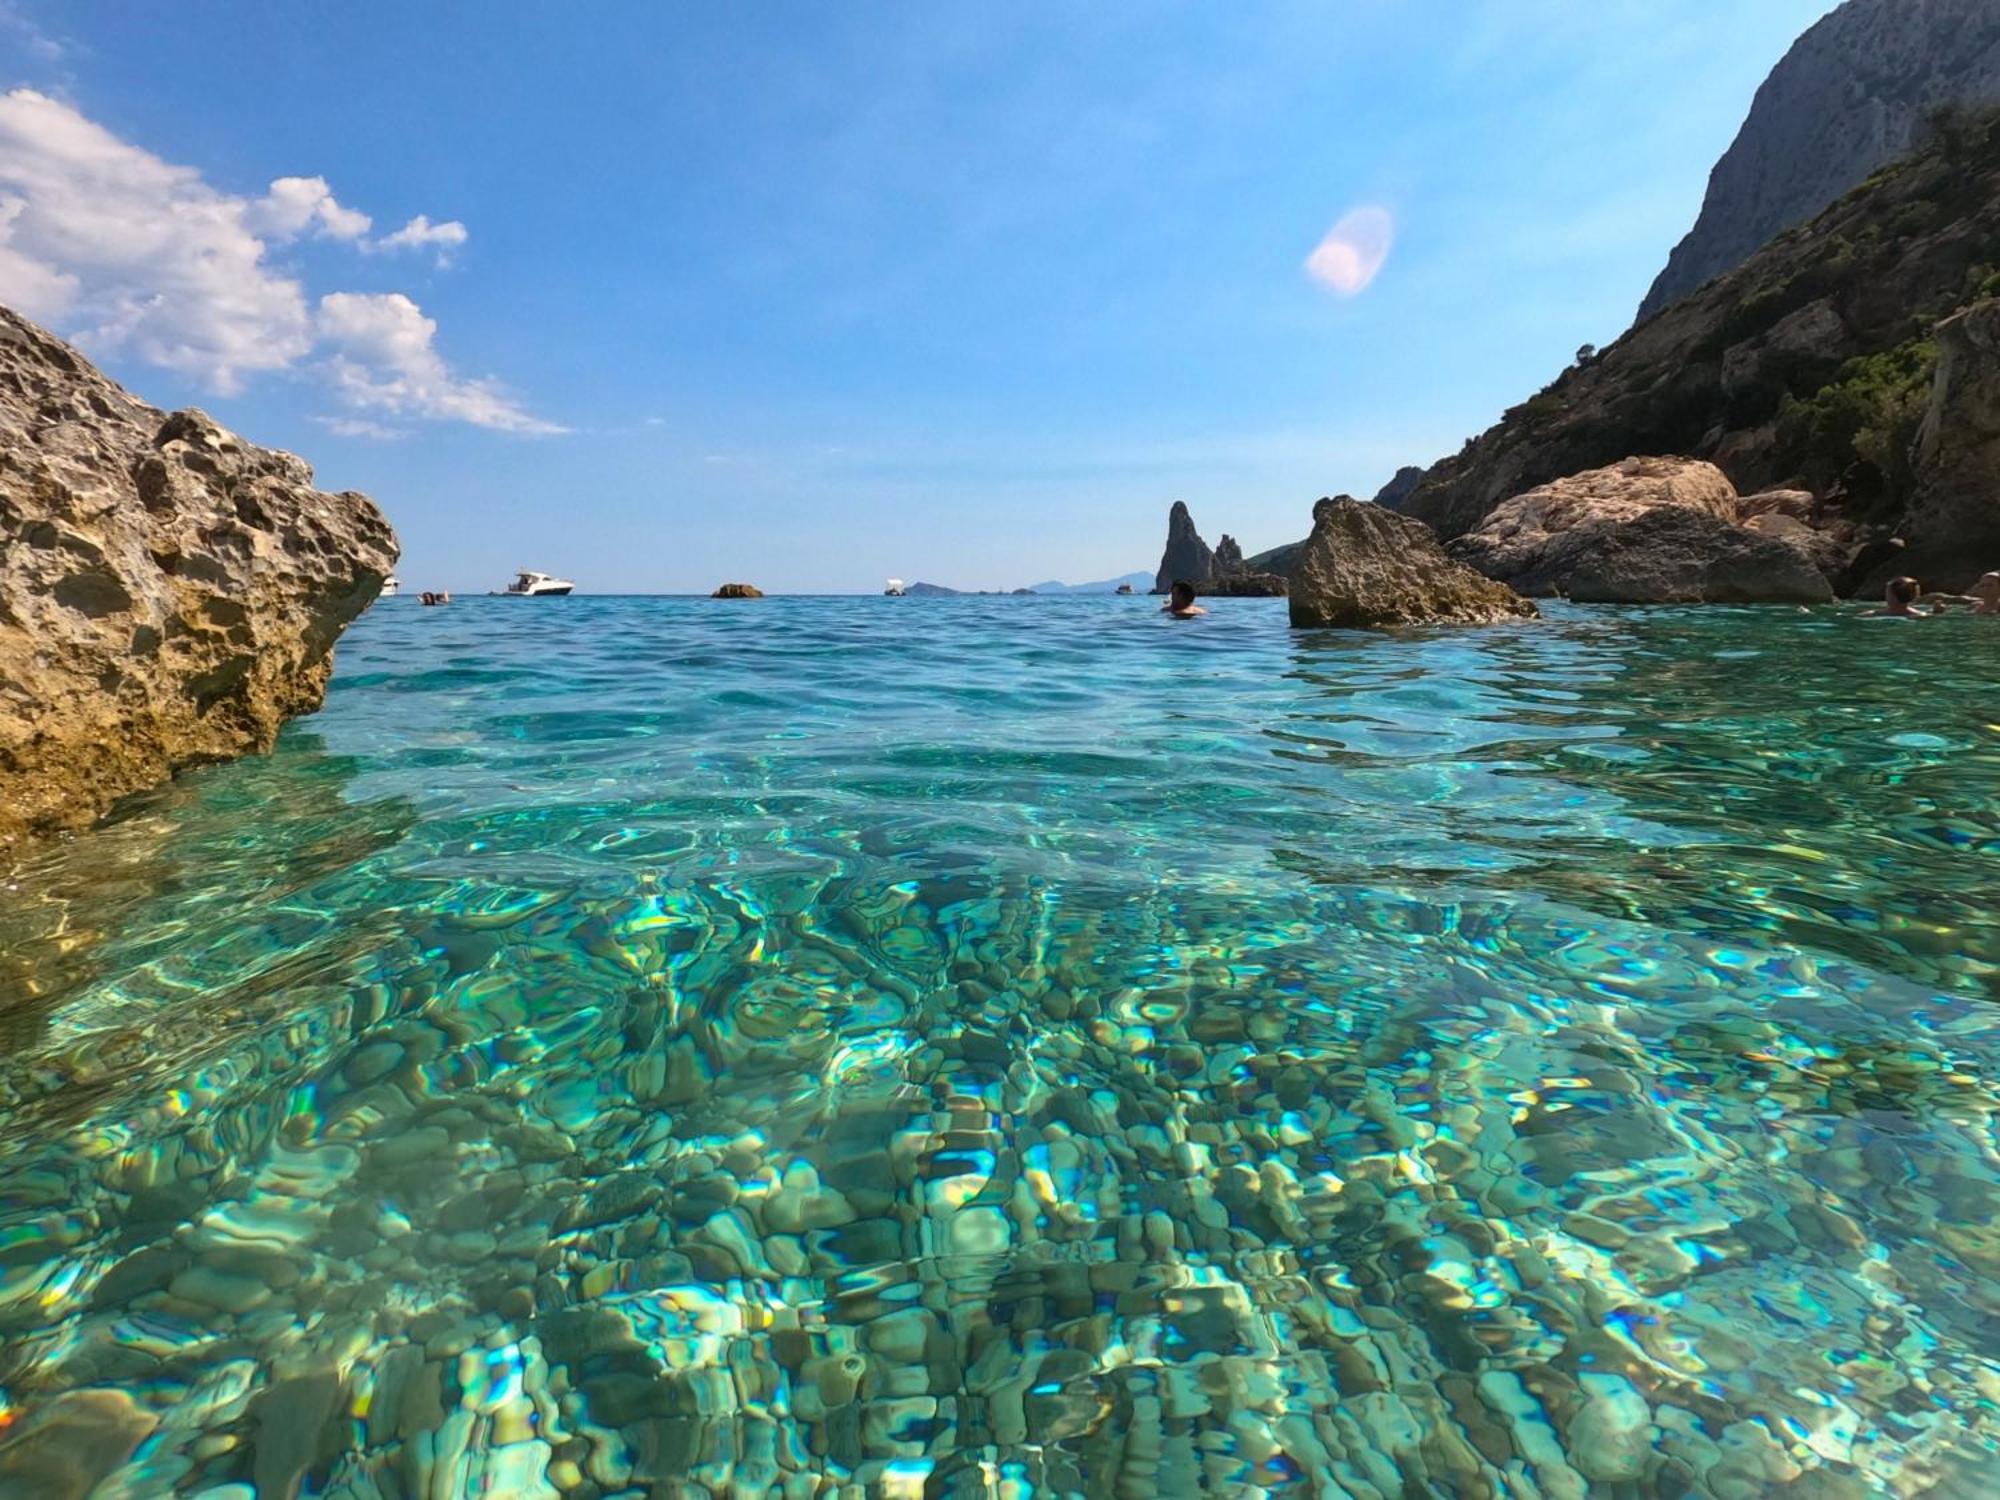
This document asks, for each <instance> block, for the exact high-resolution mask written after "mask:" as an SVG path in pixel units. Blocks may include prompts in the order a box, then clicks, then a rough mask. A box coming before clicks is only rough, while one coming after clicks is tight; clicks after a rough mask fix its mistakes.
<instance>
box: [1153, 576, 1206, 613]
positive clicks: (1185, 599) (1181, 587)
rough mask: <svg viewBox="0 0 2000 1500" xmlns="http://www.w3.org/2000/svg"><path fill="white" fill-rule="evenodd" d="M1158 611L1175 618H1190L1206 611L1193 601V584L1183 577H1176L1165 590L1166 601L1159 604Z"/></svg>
mask: <svg viewBox="0 0 2000 1500" xmlns="http://www.w3.org/2000/svg"><path fill="white" fill-rule="evenodd" d="M1160 613H1161V614H1163V615H1172V616H1173V617H1174V618H1175V619H1176V620H1192V619H1193V618H1194V617H1195V616H1196V615H1205V614H1207V613H1208V611H1207V610H1205V609H1203V608H1202V607H1201V606H1200V605H1199V604H1197V603H1195V602H1194V585H1193V584H1191V583H1189V582H1188V581H1187V580H1186V579H1185V578H1176V579H1175V580H1174V586H1173V587H1172V588H1170V589H1168V590H1167V602H1166V603H1165V604H1162V605H1161V606H1160Z"/></svg>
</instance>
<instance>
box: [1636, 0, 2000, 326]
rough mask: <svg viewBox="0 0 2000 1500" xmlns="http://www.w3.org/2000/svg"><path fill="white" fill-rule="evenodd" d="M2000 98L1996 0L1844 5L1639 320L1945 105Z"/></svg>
mask: <svg viewBox="0 0 2000 1500" xmlns="http://www.w3.org/2000/svg"><path fill="white" fill-rule="evenodd" d="M1996 99H2000V8H1996V7H1995V6H1994V5H1993V4H1992V0H1847V3H1846V4H1845V5H1843V6H1841V7H1840V8H1839V9H1837V10H1835V11H1834V12H1833V13H1832V14H1831V15H1829V16H1827V17H1826V18H1825V19H1824V20H1822V21H1820V22H1819V23H1818V24H1817V25H1815V26H1813V27H1812V28H1811V29H1810V30H1808V31H1807V32H1806V33H1805V34H1804V35H1803V36H1801V37H1800V38H1799V39H1798V41H1797V42H1795V43H1794V44H1793V45H1792V48H1791V50H1790V51H1789V52H1787V53H1786V54H1785V56H1784V58H1783V59H1782V60H1781V61H1780V62H1779V63H1778V65H1777V67H1776V68H1774V69H1773V70H1772V72H1771V76H1770V77H1769V78H1767V79H1766V80H1765V81H1764V84H1763V87H1761V88H1760V89H1758V90H1757V97H1756V100H1755V102H1754V103H1752V105H1751V107H1750V115H1749V118H1748V119H1746V120H1745V121H1744V122H1743V128H1742V130H1741V131H1740V132H1738V134H1737V137H1736V140H1735V142H1734V143H1733V144H1732V145H1731V146H1730V148H1729V150H1728V151H1727V152H1726V153H1724V155H1723V157H1722V160H1721V161H1719V162H1717V163H1716V166H1715V170H1714V172H1713V173H1711V174H1710V176H1709V181H1708V196H1707V197H1706V198H1705V199H1704V200H1703V202H1702V206H1701V214H1700V217H1699V218H1697V219H1696V221H1695V225H1694V228H1693V229H1692V230H1690V231H1689V233H1688V236H1687V238H1686V239H1684V240H1682V241H1681V242H1680V244H1679V245H1677V246H1676V247H1675V248H1674V252H1673V255H1672V256H1671V257H1670V258H1669V259H1668V261H1667V267H1666V269H1665V270H1664V271H1662V272H1661V273H1660V276H1659V279H1658V280H1657V281H1655V282H1654V283H1653V287H1652V290H1651V291H1649V292H1648V293H1647V294H1646V300H1645V302H1644V303H1642V304H1641V305H1640V308H1639V317H1640V319H1641V320H1642V321H1643V320H1644V319H1646V318H1649V317H1651V316H1652V315H1653V314H1654V313H1656V312H1658V311H1660V310H1661V309H1662V308H1664V307H1666V306H1668V305H1669V304H1670V303H1673V302H1677V301H1679V300H1680V299H1681V298H1682V297H1685V296H1686V295H1687V294H1688V293H1690V292H1692V291H1694V290H1695V289H1696V288H1697V287H1699V286H1700V285H1702V283H1703V282H1706V281H1708V280H1710V279H1712V278H1714V277H1716V276H1719V275H1721V274H1722V273H1723V272H1725V271H1729V270H1732V269H1734V268H1735V267H1736V266H1739V265H1741V264H1742V263H1743V262H1744V261H1745V260H1746V259H1748V258H1749V256H1750V255H1751V254H1752V253H1753V252H1754V251H1756V250H1757V248H1758V247H1759V246H1761V245H1763V244H1764V243H1765V242H1766V241H1768V240H1770V239H1771V238H1772V237H1773V236H1775V235H1777V234H1779V233H1780V232H1781V231H1783V230H1786V229H1789V228H1791V227H1792V226H1793V225H1794V224H1801V223H1804V222H1805V221H1806V220H1807V219H1809V218H1811V217H1812V216H1813V215H1814V214H1816V213H1818V212H1819V211H1820V210H1821V209H1823V208H1825V207H1826V206H1827V205H1828V204H1830V203H1832V202H1833V201H1834V200H1835V199H1836V198H1838V197H1840V195H1841V194H1842V193H1845V192H1846V191H1847V190H1848V189H1850V188H1852V187H1854V186H1855V185H1856V184H1858V183H1860V182H1862V181H1864V180H1865V179H1866V178H1867V177H1868V176H1869V175H1870V174H1871V173H1873V172H1875V171H1876V170H1878V169H1879V168H1881V167H1883V166H1885V165H1887V164H1888V163H1889V162H1891V161H1894V160H1895V159H1896V158H1897V157H1899V156H1902V155H1904V154H1905V153H1906V152H1908V151H1909V150H1910V149H1911V147H1912V146H1914V145H1915V144H1916V143H1917V142H1918V140H1919V139H1920V137H1921V135H1922V133H1923V131H1924V129H1925V126H1926V122H1927V117H1928V116H1929V115H1930V113H1931V112H1932V111H1934V110H1935V109H1937V108H1938V107H1939V106H1941V105H1951V104H1960V105H1979V104H1985V103H1991V102H1993V101H1994V100H1996Z"/></svg>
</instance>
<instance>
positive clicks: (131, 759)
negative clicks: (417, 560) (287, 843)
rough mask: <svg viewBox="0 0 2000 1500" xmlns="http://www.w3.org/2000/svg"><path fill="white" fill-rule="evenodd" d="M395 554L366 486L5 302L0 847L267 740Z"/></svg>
mask: <svg viewBox="0 0 2000 1500" xmlns="http://www.w3.org/2000/svg"><path fill="white" fill-rule="evenodd" d="M396 556H397V546H396V537H395V533H394V532H393V531H392V530H391V529H390V527H389V523H388V522H387V521H386V520H385V519H383V516H382V513H381V512H380V511H379V510H377V509H376V508H375V506H374V504H373V503H372V502H371V501H370V500H368V498H367V497H366V496H364V495H358V494H352V493H349V494H340V495H329V494H325V493H322V492H321V491H319V490H316V489H314V488H313V487H312V470H311V469H310V468H309V467H308V466H307V465H306V463H305V461H304V460H302V459H299V458H295V457H293V456H292V455H291V454H289V453H279V452H275V451H273V450H271V449H268V448H259V447H255V446H253V445H252V444H249V443H246V442H244V441H242V440H241V439H240V438H238V437H236V436H234V435H233V434H231V433H229V432H227V431H225V430H224V429H223V428H221V427H219V426H217V425H216V423H214V422H213V421H211V420H210V419H209V418H208V417H206V416H204V415H203V414H202V413H201V412H199V411H193V410H189V411H179V412H175V413H173V414H172V415H171V416H169V415H166V414H163V413H161V412H159V411H156V410H155V409H153V408H152V407H150V406H147V405H146V404H145V403H143V402H141V401H138V400H136V399H135V398H133V397H132V396H130V395H129V394H127V393H126V392H125V391H124V390H122V389H120V388H119V387H118V386H116V385H114V384H113V383H112V382H111V381H109V380H107V379H105V377H104V376H103V375H101V374H100V373H98V371H97V370H96V369H94V368H93V367H92V366H91V364H90V363H89V362H88V361H87V360H85V359H84V358H83V356H82V355H80V354H78V353H77V351H76V350H74V349H72V348H70V347H69V346H68V345H67V344H64V343H63V342H62V341H61V340H59V339H56V338H54V337H52V336H51V335H49V334H48V333H45V332H44V331H42V330H41V329H39V328H37V327H36V326H35V325H33V324H32V323H29V322H27V321H26V320H25V319H23V318H20V317H17V316H16V315H14V314H13V313H11V312H8V311H6V310H5V309H0V847H5V846H6V845H8V844H9V843H12V842H14V841H16V840H18V839H20V838H21V837H23V836H25V835H28V834H34V833H41V832H48V831H54V830H58V829H66V828H79V827H82V826H84V825H86V824H88V823H90V822H92V821H94V820H95V819H96V818H97V817H99V816H100V815H101V814H102V813H103V812H104V811H105V810H106V809H108V808H109V807H110V806H111V804H112V803H113V802H114V801H115V800H116V799H118V798H119V797H122V796H124V795H126V794H128V793H130V792H135V791H139V790H141V789H143V788H145V787H149V786H153V785H155V784H157V783H159V782H161V781H164V780H165V779H166V778H167V777H169V776H170V775H172V774H173V773H174V772H175V771H176V770H179V769H181V768H182V767H185V766H190V765H195V764H199V763H202V762H206V761H216V760H226V759H229V758H231V757H233V756H237V755H242V754H244V753H246V752H248V751H252V750H266V749H269V748H270V746H271V743H272V741H273V740H274V739H275V738H276V737H277V733H278V729H279V727H280V726H281V725H282V724H283V723H284V721H285V720H286V719H287V718H289V717H290V716H291V715H293V714H299V713H307V712H310V711H311V710H313V709H315V708H318V707H319V705H320V702H321V700H322V698H323V697H324V696H325V693H326V683H327V678H328V676H329V675H330V673H331V672H332V666H333V644H334V641H335V640H336V639H337V638H338V637H339V635H340V633H341V632H342V631H343V630H345V629H346V628H347V625H348V624H349V622H351V621H352V620H353V619H354V617H355V616H356V615H358V614H360V613H361V611H362V610H363V609H365V608H366V607H367V606H368V604H369V603H370V602H371V601H372V600H373V599H374V598H375V595H376V593H377V591H378V590H379V589H380V588H381V586H382V580H383V578H384V577H385V576H387V574H388V573H389V570H390V569H391V568H392V567H393V566H394V565H395V562H396Z"/></svg>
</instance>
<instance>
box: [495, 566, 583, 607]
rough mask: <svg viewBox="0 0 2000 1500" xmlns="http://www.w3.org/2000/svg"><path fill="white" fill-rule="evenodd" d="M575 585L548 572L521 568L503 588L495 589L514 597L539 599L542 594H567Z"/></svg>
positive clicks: (499, 592) (498, 592)
mask: <svg viewBox="0 0 2000 1500" xmlns="http://www.w3.org/2000/svg"><path fill="white" fill-rule="evenodd" d="M575 587H576V585H575V584H574V583H572V582H571V581H570V580H569V579H567V578H557V577H555V576H554V575H552V574H549V573H537V572H535V571H534V570H533V569H532V568H523V569H521V571H520V573H519V574H518V575H516V577H515V579H514V581H513V582H512V583H510V584H508V585H507V587H505V588H504V589H495V590H494V591H493V592H494V593H496V594H503V595H506V596H507V597H509V598H514V599H539V598H542V597H543V596H544V595H555V594H567V593H568V592H569V591H570V590H571V589H573V588H575Z"/></svg>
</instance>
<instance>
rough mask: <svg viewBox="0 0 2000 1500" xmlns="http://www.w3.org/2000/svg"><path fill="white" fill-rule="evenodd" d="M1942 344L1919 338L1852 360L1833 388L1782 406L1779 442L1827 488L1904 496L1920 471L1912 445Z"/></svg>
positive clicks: (1885, 496) (1873, 495) (1877, 495)
mask: <svg viewBox="0 0 2000 1500" xmlns="http://www.w3.org/2000/svg"><path fill="white" fill-rule="evenodd" d="M1936 366H1937V345H1936V344H1934V343H1932V342H1931V341H1930V340H1929V339H1922V338H1920V339H1911V340H1909V341H1908V342H1907V343H1904V344H1899V345H1897V346H1896V347H1895V348H1893V349H1885V350H1884V351H1882V352H1881V353H1880V354H1869V355H1864V356H1862V357H1861V358H1859V359H1851V360H1849V361H1848V362H1847V363H1846V364H1845V365H1842V366H1841V368H1840V373H1839V374H1838V375H1836V376H1835V377H1834V378H1833V379H1832V380H1831V381H1829V382H1828V383H1827V384H1826V385H1824V386H1822V387H1820V389H1819V390H1817V391H1815V392H1814V393H1813V394H1812V395H1810V396H1808V397H1806V398H1805V399H1803V400H1799V399H1796V398H1793V397H1787V398H1786V399H1785V401H1784V403H1783V404H1782V405H1781V406H1780V407H1779V408H1778V441H1779V442H1780V444H1782V445H1783V447H1784V448H1785V450H1786V451H1788V452H1790V453H1792V454H1794V455H1796V456H1797V461H1798V464H1799V468H1800V471H1801V473H1803V474H1804V475H1805V476H1806V478H1807V479H1808V480H1809V481H1810V482H1811V483H1812V485H1813V488H1815V489H1820V488H1823V487H1829V486H1831V485H1834V484H1844V485H1846V487H1847V488H1848V489H1849V490H1850V491H1851V492H1853V493H1855V494H1856V495H1859V496H1864V497H1867V498H1871V499H1892V498H1893V499H1900V498H1902V497H1904V496H1906V495H1907V494H1908V493H1909V490H1910V485H1911V483H1912V480H1913V477H1914V476H1913V475H1912V472H1911V468H1910V449H1911V447H1912V446H1913V445H1914V444H1915V442H1916V438H1917V427H1918V424H1919V423H1921V422H1922V421H1923V416H1924V403H1925V401H1926V399H1927V398H1928V396H1929V394H1930V385H1931V372H1932V371H1933V370H1934V369H1935V368H1936Z"/></svg>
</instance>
